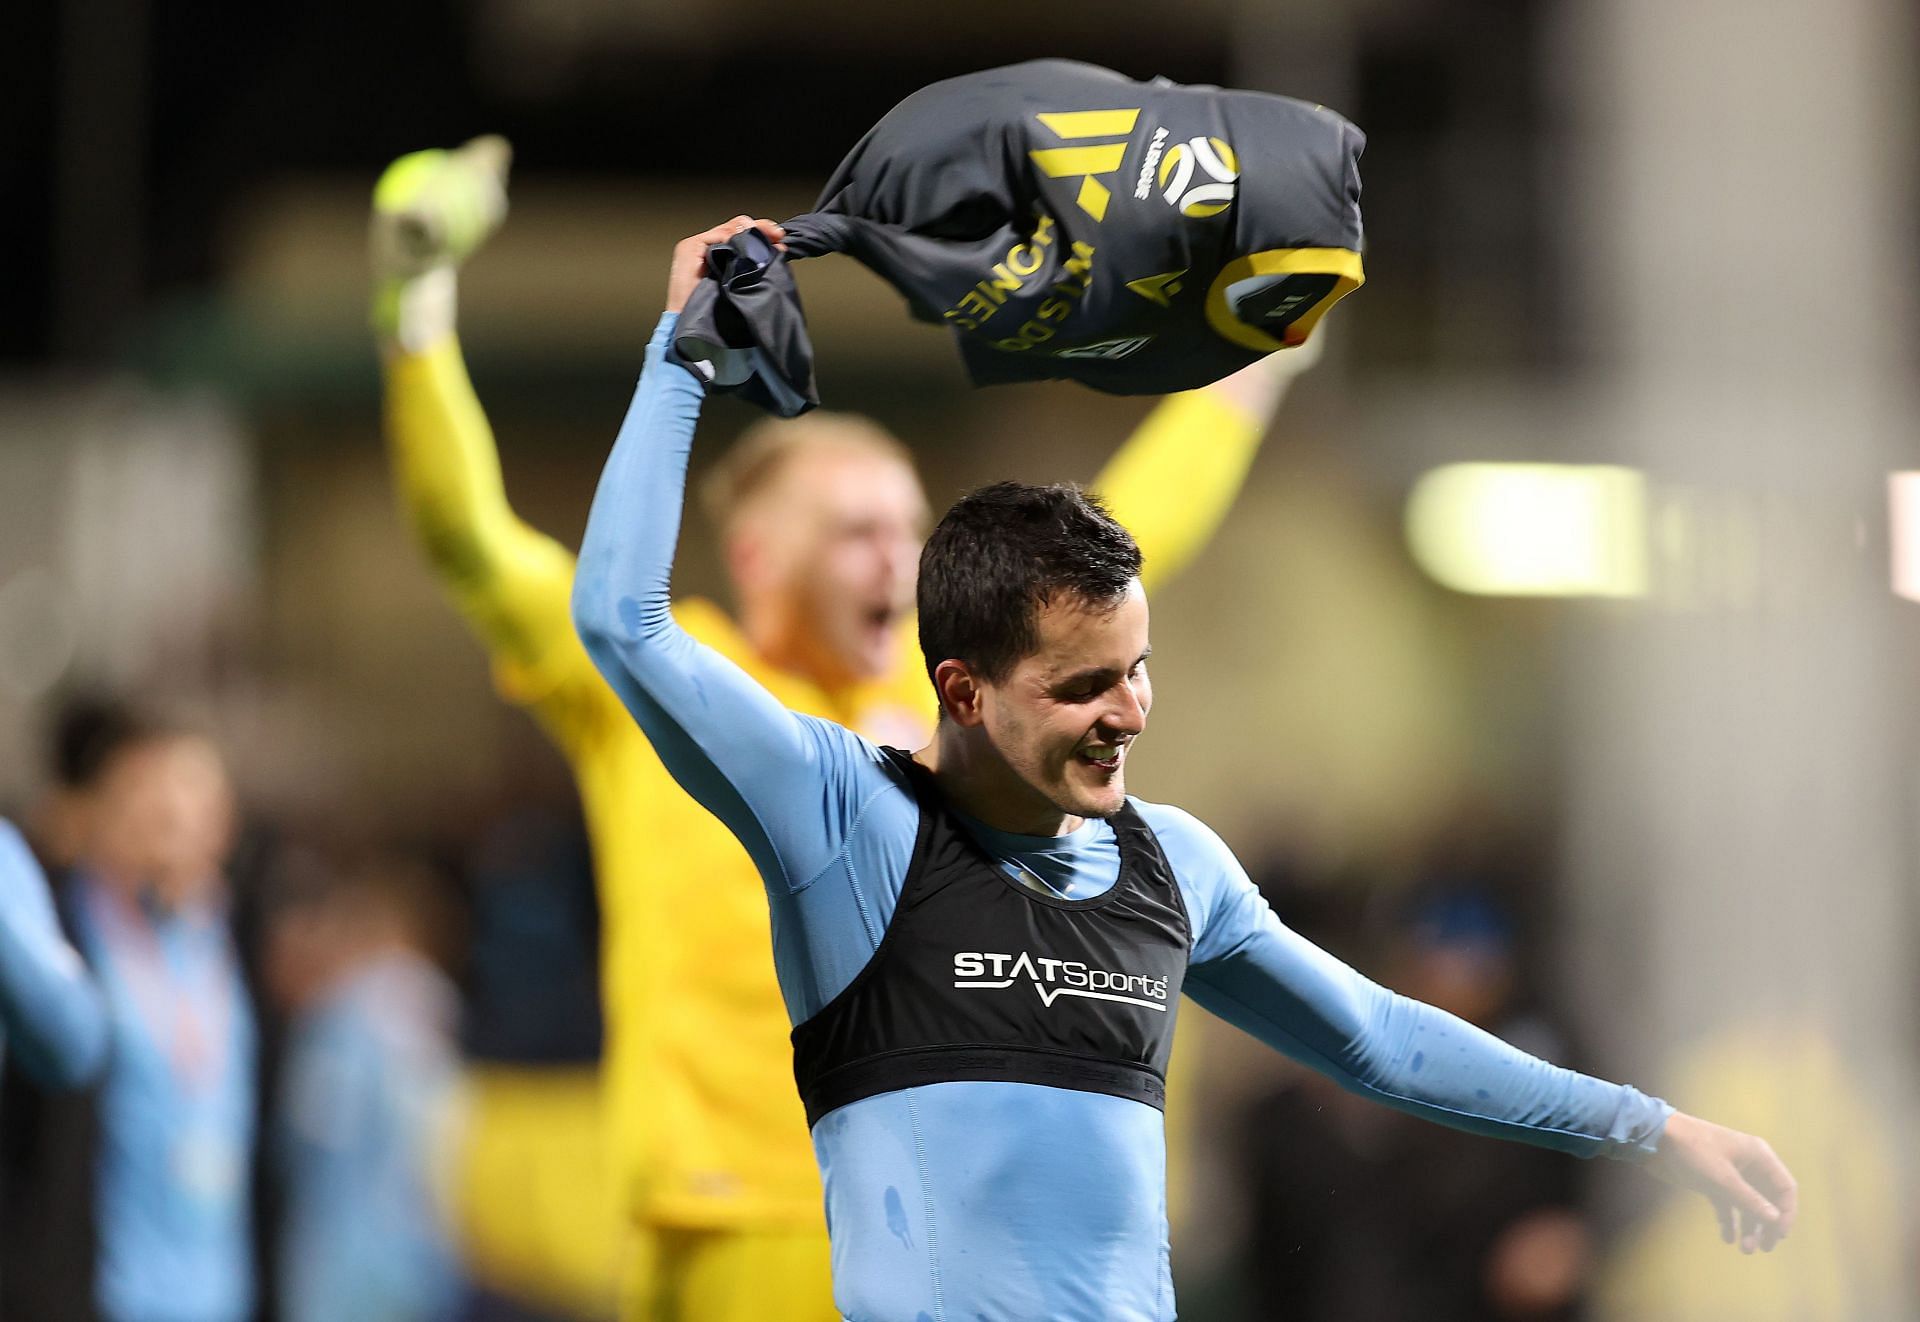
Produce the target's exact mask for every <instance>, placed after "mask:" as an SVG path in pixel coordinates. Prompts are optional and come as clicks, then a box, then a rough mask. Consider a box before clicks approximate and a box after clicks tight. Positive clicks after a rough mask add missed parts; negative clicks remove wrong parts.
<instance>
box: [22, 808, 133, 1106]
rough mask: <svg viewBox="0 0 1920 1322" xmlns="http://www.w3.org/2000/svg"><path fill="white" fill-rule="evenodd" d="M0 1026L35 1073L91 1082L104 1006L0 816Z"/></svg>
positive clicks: (55, 1080) (45, 1078) (41, 882)
mask: <svg viewBox="0 0 1920 1322" xmlns="http://www.w3.org/2000/svg"><path fill="white" fill-rule="evenodd" d="M0 1027H4V1028H5V1030H6V1044H7V1047H8V1049H9V1050H11V1051H13V1052H15V1053H16V1054H17V1055H18V1056H19V1058H20V1063H21V1065H22V1066H24V1067H25V1068H26V1071H27V1073H28V1074H30V1075H32V1076H33V1077H34V1079H36V1080H37V1081H39V1082H40V1083H43V1084H45V1085H47V1086H48V1087H53V1088H79V1087H83V1086H85V1085H86V1084H88V1083H90V1082H91V1081H92V1080H93V1079H94V1078H95V1077H96V1076H97V1075H98V1074H99V1073H100V1068H101V1066H102V1065H103V1064H105V1063H106V1058H107V1012H106V1008H105V1006H103V1005H102V1004H101V1001H100V994H99V992H98V991H97V990H96V989H95V987H94V985H93V980H92V979H91V978H90V977H89V976H88V974H87V971H86V969H85V967H84V966H82V964H81V963H80V956H79V955H78V954H76V953H74V949H73V947H72V946H70V945H68V944H67V942H66V938H64V937H63V936H61V934H60V925H59V923H58V921H57V920H56V919H55V918H54V914H53V903H52V901H51V900H50V899H49V898H48V895H47V879H46V878H45V877H44V876H43V875H41V872H40V865H39V864H38V863H36V862H35V861H34V858H33V854H32V853H31V852H30V851H29V850H28V849H27V843H26V841H24V840H22V839H21V838H20V833H19V832H18V831H16V830H14V828H13V827H12V826H11V825H10V824H9V823H7V822H5V821H0Z"/></svg>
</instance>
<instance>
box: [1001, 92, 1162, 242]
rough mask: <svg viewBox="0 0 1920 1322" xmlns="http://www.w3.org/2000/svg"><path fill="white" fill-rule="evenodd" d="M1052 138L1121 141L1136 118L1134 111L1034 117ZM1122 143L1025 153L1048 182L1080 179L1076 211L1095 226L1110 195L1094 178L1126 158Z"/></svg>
mask: <svg viewBox="0 0 1920 1322" xmlns="http://www.w3.org/2000/svg"><path fill="white" fill-rule="evenodd" d="M1034 118H1035V119H1037V120H1039V121H1040V123H1041V124H1042V125H1044V126H1045V127H1046V128H1047V129H1049V130H1050V131H1051V132H1052V133H1053V134H1054V136H1056V137H1059V138H1064V139H1066V140H1068V141H1070V142H1071V141H1073V140H1075V139H1078V138H1124V137H1125V136H1127V135H1128V134H1130V133H1132V132H1133V126H1134V124H1135V123H1136V122H1138V120H1139V118H1140V111H1139V108H1138V107H1135V108H1134V109H1132V110H1062V111H1052V112H1048V113H1045V114H1039V115H1035V116H1034ZM1126 154H1127V144H1126V143H1125V142H1110V143H1103V144H1101V145H1100V146H1097V147H1042V148H1038V149H1036V150H1034V151H1030V152H1028V153H1027V155H1028V156H1030V157H1031V158H1032V159H1033V163H1034V164H1035V165H1037V166H1038V167H1040V172H1041V173H1042V174H1044V175H1046V176H1047V178H1049V179H1071V178H1073V177H1074V176H1075V175H1079V176H1080V192H1079V193H1078V195H1077V196H1076V197H1075V198H1074V201H1076V202H1077V203H1079V205H1080V209H1081V210H1082V211H1084V212H1086V213H1087V214H1088V215H1089V216H1092V217H1093V219H1094V222H1095V223H1096V224H1098V223H1099V222H1100V221H1103V220H1105V219H1106V218H1107V203H1108V202H1109V201H1111V200H1112V199H1113V191H1112V190H1111V189H1109V188H1108V187H1107V186H1106V185H1105V184H1103V183H1101V182H1100V180H1099V179H1097V178H1096V177H1095V176H1097V175H1103V174H1112V173H1113V172H1114V171H1116V170H1118V169H1119V168H1120V163H1121V161H1123V160H1124V159H1125V158H1126Z"/></svg>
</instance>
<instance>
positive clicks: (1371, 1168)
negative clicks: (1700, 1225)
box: [1239, 891, 1697, 1322]
mask: <svg viewBox="0 0 1920 1322" xmlns="http://www.w3.org/2000/svg"><path fill="white" fill-rule="evenodd" d="M1322 939H1325V938H1324V935H1323V937H1322ZM1332 944H1333V948H1334V949H1339V948H1340V947H1341V946H1342V945H1345V944H1348V943H1346V942H1341V941H1338V940H1337V939H1336V940H1335V941H1334V942H1333V943H1332ZM1385 945H1386V951H1385V958H1384V960H1382V961H1379V963H1380V964H1381V967H1382V973H1383V975H1384V976H1382V977H1381V979H1380V981H1381V982H1382V983H1383V984H1385V985H1386V986H1389V987H1392V988H1393V989H1394V990H1396V991H1399V992H1402V993H1404V994H1406V995H1408V996H1412V997H1415V998H1416V999H1419V1000H1423V1001H1426V1002H1428V1003H1430V1004H1432V1005H1436V1006H1439V1007H1440V1008H1441V1009H1444V1010H1447V1011H1449V1012H1450V1013H1452V1014H1456V1015H1459V1016H1460V1017H1461V1018H1463V1019H1465V1020H1467V1021H1468V1022H1469V1023H1471V1024H1474V1025H1475V1026H1476V1027H1479V1028H1484V1029H1486V1030H1487V1031H1488V1032H1490V1033H1493V1034H1494V1035H1496V1036H1498V1037H1501V1038H1503V1039H1505V1040H1506V1041H1509V1042H1512V1043H1513V1044H1514V1045H1516V1046H1519V1047H1521V1048H1522V1049H1524V1050H1526V1051H1529V1052H1531V1053H1533V1054H1535V1055H1538V1056H1541V1057H1543V1058H1545V1059H1549V1060H1553V1061H1555V1062H1557V1063H1562V1064H1564V1063H1566V1053H1565V1050H1564V1048H1563V1046H1562V1044H1561V1043H1560V1042H1559V1040H1558V1037H1557V1035H1556V1034H1554V1033H1553V1032H1552V1031H1551V1030H1550V1029H1549V1028H1548V1027H1547V1025H1546V1024H1545V1022H1544V1021H1543V1020H1542V1019H1541V1018H1540V1017H1539V1016H1538V1015H1537V1014H1536V1013H1522V1011H1521V1002H1520V1000H1519V996H1518V992H1519V986H1518V973H1519V969H1518V962H1517V959H1516V951H1515V947H1514V931H1513V926H1512V922H1511V919H1510V918H1509V917H1508V915H1507V914H1506V913H1505V912H1504V911H1503V910H1502V908H1501V907H1500V906H1499V904H1498V903H1497V902H1496V901H1495V900H1494V899H1493V897H1492V896H1490V895H1489V894H1487V893H1485V892H1479V891H1456V892H1451V893H1439V894H1434V893H1428V894H1425V895H1417V896H1415V897H1412V898H1411V900H1410V901H1407V902H1403V904H1402V906H1401V908H1400V912H1399V914H1398V915H1397V916H1396V917H1395V919H1394V921H1393V930H1392V932H1391V934H1390V936H1389V939H1388V940H1387V942H1386V943H1385ZM1370 962H1371V961H1370ZM1239 1142H1240V1149H1241V1153H1242V1155H1243V1159H1244V1162H1245V1179H1246V1182H1247V1194H1248V1202H1249V1213H1248V1218H1247V1223H1246V1228H1245V1235H1246V1238H1245V1243H1244V1247H1243V1258H1242V1263H1241V1272H1242V1276H1243V1283H1244V1288H1245V1290H1246V1297H1247V1298H1248V1299H1249V1300H1253V1301H1258V1303H1256V1304H1252V1305H1251V1306H1249V1307H1248V1309H1247V1311H1246V1312H1245V1314H1244V1316H1245V1317H1246V1318H1247V1319H1248V1322H1254V1320H1255V1319H1263V1318H1268V1317H1272V1316H1273V1315H1274V1310H1275V1308H1276V1307H1277V1306H1278V1305H1279V1304H1280V1303H1282V1302H1283V1301H1284V1304H1285V1309H1286V1316H1287V1317H1288V1318H1289V1319H1290V1322H1404V1319H1409V1318H1419V1319H1421V1320H1422V1322H1568V1319H1571V1318H1572V1317H1573V1316H1574V1310H1575V1307H1576V1305H1577V1303H1578V1301H1579V1299H1580V1297H1581V1293H1582V1290H1583V1287H1584V1285H1585V1283H1586V1277H1587V1274H1588V1271H1589V1266H1590V1263H1591V1260H1592V1256H1593V1241H1592V1236H1591V1233H1590V1231H1589V1229H1588V1227H1587V1224H1586V1221H1585V1219H1584V1218H1583V1216H1582V1215H1581V1214H1580V1213H1579V1212H1578V1211H1576V1206H1577V1204H1576V1189H1575V1182H1576V1180H1577V1178H1578V1168H1577V1167H1576V1166H1575V1164H1574V1163H1572V1162H1568V1161H1565V1160H1562V1159H1560V1158H1558V1157H1557V1156H1556V1155H1555V1154H1552V1153H1549V1152H1543V1151H1540V1150H1538V1149H1533V1148H1523V1147H1520V1146H1518V1145H1516V1144H1510V1143H1493V1142H1489V1141H1487V1140H1485V1139H1480V1138H1476V1137H1474V1136H1472V1135H1467V1134H1462V1133H1459V1132H1457V1131H1454V1130H1447V1129H1441V1128H1440V1127H1438V1126H1435V1125H1425V1124H1421V1123H1419V1122H1418V1121H1415V1120H1413V1119H1411V1118H1410V1117H1407V1116H1404V1115H1402V1114H1400V1113H1399V1112H1397V1111H1392V1110H1389V1109H1387V1108H1386V1107H1383V1106H1379V1105H1376V1104H1374V1103H1372V1102H1369V1101H1366V1100H1364V1099H1362V1098H1359V1097H1356V1096H1354V1095H1353V1094H1351V1093H1347V1092H1343V1091H1341V1090H1340V1089H1338V1088H1336V1087H1334V1086H1332V1085H1331V1084H1329V1083H1328V1082H1326V1080H1324V1079H1323V1078H1322V1077H1321V1076H1319V1075H1317V1074H1311V1073H1308V1072H1305V1071H1300V1072H1298V1075H1297V1077H1294V1078H1292V1079H1290V1080H1289V1081H1288V1082H1287V1083H1286V1084H1285V1085H1283V1086H1282V1087H1280V1088H1279V1089H1277V1090H1275V1091H1274V1092H1272V1093H1271V1094H1269V1095H1267V1096H1265V1097H1263V1098H1261V1099H1259V1100H1258V1101H1257V1102H1255V1103H1254V1104H1253V1105H1252V1106H1251V1107H1250V1108H1249V1109H1248V1111H1247V1113H1246V1117H1245V1124H1244V1127H1243V1130H1242V1133H1241V1136H1240V1140H1239ZM1695 1210H1696V1211H1697V1209H1695Z"/></svg>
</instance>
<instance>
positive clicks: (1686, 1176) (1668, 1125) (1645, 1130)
mask: <svg viewBox="0 0 1920 1322" xmlns="http://www.w3.org/2000/svg"><path fill="white" fill-rule="evenodd" d="M1188 830H1191V831H1193V832H1195V833H1204V840H1202V841H1198V842H1196V843H1195V849H1196V852H1198V853H1200V854H1201V855H1202V856H1203V857H1208V858H1209V859H1210V862H1211V864H1212V872H1213V880H1214V882H1215V886H1214V887H1211V888H1208V890H1207V893H1206V895H1205V899H1204V906H1205V912H1204V915H1203V916H1202V917H1201V922H1200V925H1201V935H1200V936H1199V938H1198V939H1197V940H1196V942H1195V946H1194V962H1193V967H1192V970H1191V972H1190V973H1189V976H1188V984H1187V990H1188V992H1189V993H1190V994H1191V995H1192V997H1193V999H1194V1000H1195V1001H1197V1002H1198V1003H1199V1004H1201V1005H1203V1006H1205V1007H1206V1008H1207V1009H1209V1010H1211V1011H1213V1012H1214V1013H1215V1014H1217V1015H1219V1016H1220V1017H1221V1018H1223V1019H1225V1020H1227V1021H1228V1022H1229V1023H1231V1024H1233V1025H1235V1026H1236V1027H1238V1028H1241V1029H1243V1030H1245V1031H1246V1032H1248V1033H1251V1034H1253V1035H1254V1036H1255V1037H1257V1038H1259V1039H1260V1040H1261V1041H1263V1042H1265V1043H1267V1044H1268V1045H1269V1046H1272V1047H1274V1048H1276V1049H1277V1050H1279V1051H1281V1052H1282V1053H1284V1054H1285V1055H1287V1056H1289V1057H1291V1058H1293V1059H1295V1060H1297V1061H1299V1062H1301V1063H1302V1064H1304V1065H1307V1066H1310V1067H1311V1068H1313V1069H1315V1070H1318V1071H1319V1072H1321V1073H1323V1074H1326V1075H1328V1076H1329V1077H1330V1078H1332V1079H1333V1080H1334V1081H1335V1082H1336V1083H1339V1084H1340V1085H1341V1086H1342V1087H1345V1088H1347V1089H1349V1090H1351V1091H1353V1092H1357V1093H1360V1094H1361V1095H1363V1096H1367V1097H1371V1098H1373V1099H1374V1100H1376V1101H1379V1102H1382V1103H1384V1104H1386V1105H1388V1106H1391V1107H1394V1108H1395V1109H1397V1110H1402V1111H1407V1112H1409V1113H1411V1114H1414V1115H1418V1116H1421V1117H1423V1118H1426V1119H1429V1120H1434V1121H1437V1122H1438V1123H1441V1124H1445V1125H1449V1126H1451V1127H1453V1128H1456V1129H1464V1130H1467V1131H1469V1132H1471V1133H1478V1134H1484V1135H1488V1136H1490V1137H1494V1138H1506V1139H1515V1140H1518V1141H1521V1142H1525V1143H1532V1144H1534V1145H1536V1146H1540V1147H1549V1148H1556V1149H1558V1150H1560V1151H1563V1152H1570V1153H1573V1154H1575V1155H1577V1156H1583V1157H1592V1156H1609V1157H1615V1158H1621V1159H1626V1160H1631V1161H1644V1162H1647V1165H1648V1169H1649V1170H1650V1171H1651V1172H1652V1173H1654V1174H1656V1175H1659V1176H1661V1177H1662V1178H1664V1179H1667V1180H1668V1181H1669V1182H1671V1183H1675V1184H1679V1185H1682V1186H1683V1187H1687V1188H1692V1189H1695V1190H1696V1191H1698V1192H1700V1193H1703V1194H1705V1195H1706V1196H1707V1198H1708V1199H1709V1200H1710V1201H1712V1202H1713V1203H1714V1206H1715V1208H1716V1210H1717V1211H1718V1212H1719V1214H1720V1218H1721V1226H1722V1230H1723V1232H1724V1233H1725V1234H1726V1235H1727V1237H1728V1242H1729V1243H1731V1242H1733V1240H1734V1239H1735V1238H1738V1239H1739V1240H1740V1241H1741V1243H1742V1247H1743V1248H1745V1249H1746V1250H1747V1251H1749V1252H1751V1251H1752V1250H1753V1249H1754V1248H1767V1249H1770V1248H1772V1247H1773V1245H1774V1244H1775V1243H1777V1242H1778V1241H1779V1239H1780V1238H1781V1237H1782V1236H1783V1235H1784V1234H1785V1233H1786V1232H1787V1230H1788V1229H1790V1228H1791V1226H1792V1223H1793V1217H1794V1212H1795V1190H1794V1183H1793V1178H1792V1176H1791V1175H1789V1174H1788V1172H1787V1169H1786V1167H1785V1166H1784V1165H1782V1164H1781V1163H1780V1161H1779V1159H1778V1158H1777V1157H1775V1156H1774V1155H1773V1152H1772V1150H1771V1149H1770V1148H1768V1147H1767V1145H1766V1144H1765V1143H1764V1142H1763V1141H1762V1140H1760V1139H1758V1138H1754V1137H1753V1136H1751V1135H1747V1134H1740V1133H1737V1132H1736V1131H1733V1130H1730V1129H1725V1128H1723V1127H1721V1126H1718V1125H1713V1124H1710V1123H1708V1122H1706V1121H1703V1120H1700V1119H1698V1118H1696V1117H1693V1116H1688V1115H1685V1114H1683V1113H1681V1112H1677V1111H1675V1110H1674V1109H1673V1108H1672V1107H1671V1106H1669V1105H1667V1103H1665V1102H1663V1101H1660V1100H1658V1099H1657V1098H1652V1097H1648V1096H1646V1095H1645V1094H1643V1093H1641V1092H1639V1091H1637V1090H1636V1089H1634V1088H1631V1087H1627V1086H1626V1085H1623V1084H1615V1083H1608V1082H1606V1081H1604V1080H1601V1079H1596V1078H1592V1077H1591V1076H1588V1075H1585V1074H1579V1073H1576V1072H1575V1071H1573V1070H1568V1069H1562V1068H1560V1067H1559V1066H1557V1065H1552V1064H1549V1063H1548V1062H1546V1061H1544V1060H1541V1059H1539V1058H1538V1057H1535V1056H1531V1055H1528V1054H1527V1053H1526V1052H1524V1051H1521V1050H1519V1049H1518V1048H1516V1047H1512V1046H1509V1045H1507V1044H1506V1043H1505V1042H1502V1041H1501V1040H1500V1039H1498V1038H1496V1037H1494V1036H1492V1035H1491V1034H1489V1033H1486V1032H1484V1031H1482V1030H1480V1029H1478V1028H1475V1027H1474V1026H1473V1025H1471V1024H1469V1023H1467V1022H1466V1021H1464V1020H1462V1019H1459V1018H1456V1017H1455V1016H1453V1015H1450V1014H1448V1013H1446V1012H1445V1011H1443V1010H1438V1009H1436V1008H1434V1007H1433V1006H1430V1005H1426V1004H1423V1003H1421V1002H1419V1001H1415V1000H1411V999H1409V998H1407V997H1405V996H1400V995H1397V994H1396V993H1394V992H1392V991H1389V990H1387V989H1386V988H1384V987H1381V986H1379V985H1378V984H1376V983H1374V982H1372V981H1370V980H1369V979H1367V978H1365V977H1363V976H1361V974H1359V973H1358V972H1356V971H1355V970H1354V969H1352V968H1349V967H1348V966H1347V965H1345V964H1343V963H1341V962H1340V961H1339V960H1337V959H1335V958H1334V957H1333V956H1331V955H1329V954H1327V953H1326V952H1325V951H1323V950H1321V949H1320V948H1319V947H1317V946H1315V945H1314V944H1313V943H1311V942H1310V941H1307V940H1306V939H1305V938H1303V937H1301V936H1299V935H1298V934H1297V933H1295V932H1292V931H1290V930H1288V929H1287V928H1286V927H1285V926H1284V925H1282V924H1281V922H1280V920H1279V919H1278V918H1277V917H1275V916H1274V914H1273V911H1272V909H1270V908H1269V907H1268V906H1267V903H1266V901H1265V900H1264V899H1263V898H1262V897H1261V895H1260V893H1259V891H1258V890H1256V889H1255V888H1254V886H1253V883H1252V882H1251V881H1249V880H1248V879H1247V877H1246V874H1245V872H1244V871H1243V870H1242V869H1241V868H1240V865H1239V863H1238V862H1237V861H1236V860H1235V859H1234V858H1233V856H1232V854H1231V853H1230V852H1228V850H1227V849H1226V846H1225V845H1224V844H1221V843H1220V842H1219V840H1218V837H1215V836H1213V834H1212V832H1210V831H1207V829H1206V828H1205V827H1203V826H1200V825H1199V823H1197V822H1192V821H1191V819H1188V823H1183V824H1181V826H1180V827H1178V828H1176V833H1178V834H1182V835H1184V834H1186V832H1187V831H1188ZM1736 1223H1737V1224H1736Z"/></svg>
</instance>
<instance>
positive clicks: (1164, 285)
mask: <svg viewBox="0 0 1920 1322" xmlns="http://www.w3.org/2000/svg"><path fill="white" fill-rule="evenodd" d="M1186 273H1187V268H1186V267H1184V266H1183V267H1181V268H1180V269H1179V270H1177V271H1168V272H1167V273H1166V274H1165V275H1149V276H1142V277H1141V278H1140V279H1138V280H1129V281H1127V288H1128V289H1131V290H1132V291H1133V292H1134V293H1136V294H1138V295H1140V297H1142V298H1144V299H1146V300H1147V302H1149V303H1158V304H1159V305H1160V306H1161V307H1163V308H1170V307H1172V306H1173V296H1174V295H1175V294H1177V293H1179V292H1180V277H1181V276H1183V275H1185V274H1186Z"/></svg>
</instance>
